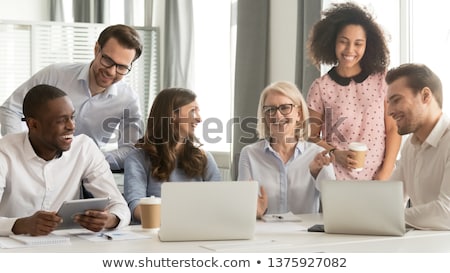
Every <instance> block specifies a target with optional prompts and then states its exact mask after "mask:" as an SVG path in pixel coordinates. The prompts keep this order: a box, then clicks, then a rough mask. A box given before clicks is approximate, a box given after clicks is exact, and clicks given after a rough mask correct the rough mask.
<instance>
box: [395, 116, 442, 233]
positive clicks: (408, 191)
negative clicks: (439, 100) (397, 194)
mask: <svg viewBox="0 0 450 273" xmlns="http://www.w3.org/2000/svg"><path fill="white" fill-rule="evenodd" d="M391 180H400V181H403V182H404V187H405V198H409V199H410V201H411V207H410V208H407V209H406V211H405V220H406V222H407V223H408V224H409V225H411V226H413V227H416V228H420V229H435V230H450V119H449V118H448V117H447V116H446V115H445V114H442V116H441V118H440V119H439V121H438V123H437V124H436V125H435V126H434V128H433V130H432V131H431V133H430V134H429V135H428V137H427V139H426V140H425V141H424V142H423V143H422V144H420V143H419V142H418V141H417V139H416V138H415V137H414V135H411V136H410V137H409V138H408V140H407V141H406V142H405V144H404V146H403V148H402V152H401V158H400V161H399V164H398V166H397V168H396V170H395V171H394V173H393V174H392V177H391Z"/></svg>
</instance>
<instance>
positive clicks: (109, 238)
mask: <svg viewBox="0 0 450 273" xmlns="http://www.w3.org/2000/svg"><path fill="white" fill-rule="evenodd" d="M101 236H102V237H105V238H106V239H108V240H112V239H113V237H112V236H111V235H108V234H106V233H102V234H101Z"/></svg>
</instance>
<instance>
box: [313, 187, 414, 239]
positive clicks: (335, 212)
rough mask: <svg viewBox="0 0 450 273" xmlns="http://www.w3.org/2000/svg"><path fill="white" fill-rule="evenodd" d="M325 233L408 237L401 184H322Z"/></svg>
mask: <svg viewBox="0 0 450 273" xmlns="http://www.w3.org/2000/svg"><path fill="white" fill-rule="evenodd" d="M321 199H322V213H323V223H324V229H325V232H326V233H344V234H365V235H395V236H402V235H404V234H405V232H406V229H405V216H404V208H405V207H404V200H403V183H402V182H401V181H335V180H333V181H322V183H321Z"/></svg>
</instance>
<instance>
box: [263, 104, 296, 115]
mask: <svg viewBox="0 0 450 273" xmlns="http://www.w3.org/2000/svg"><path fill="white" fill-rule="evenodd" d="M294 107H297V105H295V104H292V103H287V104H280V105H278V106H274V105H265V106H263V113H264V115H269V116H275V115H276V114H277V111H280V113H281V114H282V115H289V114H290V113H292V109H294Z"/></svg>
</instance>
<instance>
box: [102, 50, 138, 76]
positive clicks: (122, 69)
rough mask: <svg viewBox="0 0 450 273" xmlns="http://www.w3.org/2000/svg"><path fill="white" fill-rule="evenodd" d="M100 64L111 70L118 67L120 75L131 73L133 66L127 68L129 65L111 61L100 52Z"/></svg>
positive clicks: (117, 70)
mask: <svg viewBox="0 0 450 273" xmlns="http://www.w3.org/2000/svg"><path fill="white" fill-rule="evenodd" d="M100 57H101V58H100V63H101V64H102V65H103V66H104V67H105V68H110V67H113V66H115V67H116V72H117V74H119V75H126V74H128V73H130V71H131V66H132V64H131V65H130V66H127V65H123V64H118V63H116V62H115V61H113V59H111V58H110V57H109V56H107V55H105V54H103V52H102V51H101V50H100Z"/></svg>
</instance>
